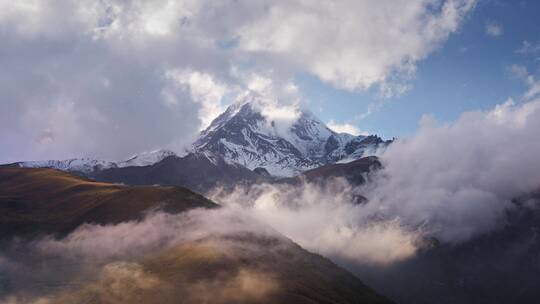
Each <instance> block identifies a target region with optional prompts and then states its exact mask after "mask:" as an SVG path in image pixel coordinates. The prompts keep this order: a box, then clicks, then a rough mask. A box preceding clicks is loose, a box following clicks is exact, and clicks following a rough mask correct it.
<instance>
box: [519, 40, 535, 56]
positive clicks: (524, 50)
mask: <svg viewBox="0 0 540 304" xmlns="http://www.w3.org/2000/svg"><path fill="white" fill-rule="evenodd" d="M516 53H518V54H521V55H536V54H538V53H540V43H535V44H534V43H531V42H529V41H527V40H524V41H523V44H522V45H521V47H520V48H519V49H517V50H516Z"/></svg>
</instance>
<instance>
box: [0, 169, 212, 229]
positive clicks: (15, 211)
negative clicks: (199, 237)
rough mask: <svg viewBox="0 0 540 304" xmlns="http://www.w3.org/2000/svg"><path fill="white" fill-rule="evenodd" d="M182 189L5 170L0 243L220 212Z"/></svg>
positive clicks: (0, 183)
mask: <svg viewBox="0 0 540 304" xmlns="http://www.w3.org/2000/svg"><path fill="white" fill-rule="evenodd" d="M216 206H217V205H216V204H214V203H213V202H211V201H210V200H208V199H206V198H204V197H203V196H201V195H199V194H196V193H194V192H192V191H190V190H188V189H186V188H182V187H157V186H143V187H129V186H123V185H114V184H106V183H98V182H94V181H91V180H88V179H84V178H80V177H76V176H73V175H70V174H68V173H65V172H62V171H59V170H54V169H30V168H15V167H0V238H3V237H9V236H13V235H29V234H36V233H40V234H41V233H55V234H56V233H60V234H62V233H67V232H69V231H71V230H73V229H74V228H75V227H77V226H79V225H80V224H82V223H97V224H110V223H119V222H122V221H127V220H133V219H140V218H141V217H142V215H143V214H144V212H145V211H149V210H151V209H154V208H162V209H163V210H165V211H167V212H181V211H185V210H188V209H191V208H196V207H206V208H211V207H216Z"/></svg>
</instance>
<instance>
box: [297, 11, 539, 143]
mask: <svg viewBox="0 0 540 304" xmlns="http://www.w3.org/2000/svg"><path fill="white" fill-rule="evenodd" d="M539 13H540V2H539V1H521V2H519V3H518V2H517V1H481V2H479V3H478V4H477V6H476V8H475V9H474V10H473V12H472V13H471V14H470V15H469V16H468V17H467V18H466V19H465V21H464V23H463V24H462V26H461V28H460V30H459V31H458V32H456V33H453V34H451V35H450V38H449V39H448V41H446V42H445V43H444V44H442V46H441V47H439V49H438V50H437V51H435V52H434V53H432V54H431V55H430V56H428V57H427V58H426V59H425V60H424V61H421V62H419V63H418V64H417V71H416V75H415V77H414V78H413V79H412V81H410V85H411V89H410V90H409V91H407V92H406V93H404V94H403V95H401V96H398V97H394V98H388V99H381V98H380V97H378V96H377V95H378V93H377V91H376V90H374V89H371V90H368V91H366V92H364V91H360V92H358V91H357V92H349V91H344V90H338V89H335V88H333V87H332V86H330V85H328V84H324V83H322V82H321V81H319V80H318V79H317V78H316V77H313V76H310V75H303V76H300V77H299V78H298V83H299V85H300V87H301V88H302V92H303V94H304V95H305V96H306V98H307V99H308V100H309V103H310V106H311V107H312V108H313V111H314V112H316V113H317V115H318V116H319V117H320V118H321V119H322V120H323V121H330V120H334V121H340V122H349V123H352V124H354V125H356V126H357V127H358V128H359V129H360V130H363V131H367V132H369V133H376V134H380V135H382V136H384V137H386V138H391V137H393V136H396V137H403V136H409V135H411V134H413V133H414V131H415V130H416V129H417V127H418V122H419V120H420V119H421V117H422V115H424V114H431V115H433V116H434V117H435V118H436V119H437V120H438V121H441V122H450V121H453V120H455V119H456V118H457V117H458V116H459V115H460V113H462V112H464V111H471V110H488V109H491V108H493V107H494V106H495V105H497V104H501V103H503V102H504V101H506V100H507V99H508V98H513V99H514V101H515V102H516V103H519V102H520V99H521V95H522V94H523V93H524V92H525V90H526V86H525V84H524V82H523V81H522V80H521V79H518V78H517V77H516V76H515V75H512V73H511V72H509V68H510V67H511V66H512V65H514V64H519V65H524V66H526V67H527V68H528V70H529V71H530V72H531V73H533V74H537V71H538V63H540V61H539V60H538V59H537V58H535V56H530V55H529V56H527V55H523V54H519V53H517V52H516V51H517V50H518V49H520V48H521V47H522V45H523V42H524V41H529V42H530V43H532V44H535V43H538V42H539V41H540V18H539ZM488 24H496V25H498V26H500V27H501V28H502V33H501V34H500V36H497V37H494V36H491V35H489V34H488V33H487V32H486V26H487V25H488ZM370 105H374V107H378V109H377V110H375V111H374V112H373V113H372V114H370V115H368V116H367V117H365V118H364V119H358V116H359V115H361V114H362V113H366V112H367V111H368V107H369V106H370Z"/></svg>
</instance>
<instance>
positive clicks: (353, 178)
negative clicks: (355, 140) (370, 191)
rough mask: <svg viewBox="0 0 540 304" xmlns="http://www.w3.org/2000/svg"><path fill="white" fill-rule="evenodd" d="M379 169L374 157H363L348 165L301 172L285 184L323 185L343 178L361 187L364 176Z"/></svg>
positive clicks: (379, 164)
mask: <svg viewBox="0 0 540 304" xmlns="http://www.w3.org/2000/svg"><path fill="white" fill-rule="evenodd" d="M380 168H381V163H380V162H379V159H378V158H377V157H376V156H368V157H363V158H360V159H357V160H354V161H352V162H348V163H339V164H330V165H325V166H321V167H319V168H315V169H311V170H308V171H305V172H303V173H302V174H301V175H299V176H297V177H293V178H289V179H283V180H282V181H285V182H300V181H302V180H305V181H308V182H321V183H324V182H325V181H327V180H328V179H329V178H337V177H341V178H345V179H346V180H347V181H348V182H349V183H351V185H355V186H357V185H361V184H363V183H365V182H366V175H367V174H368V173H369V172H371V171H373V170H377V169H380Z"/></svg>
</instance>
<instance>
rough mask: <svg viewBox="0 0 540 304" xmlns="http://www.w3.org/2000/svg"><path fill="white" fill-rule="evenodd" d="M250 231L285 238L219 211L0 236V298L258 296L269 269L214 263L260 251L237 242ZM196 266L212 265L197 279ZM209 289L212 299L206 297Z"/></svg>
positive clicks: (271, 284)
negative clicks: (61, 232)
mask: <svg viewBox="0 0 540 304" xmlns="http://www.w3.org/2000/svg"><path fill="white" fill-rule="evenodd" d="M250 235H251V236H257V237H260V238H271V239H275V240H282V241H286V242H289V241H288V240H286V239H284V238H283V237H281V236H280V235H279V234H277V233H276V232H275V231H274V230H272V229H271V228H269V227H265V226H264V225H260V224H258V223H257V222H256V221H254V220H253V219H251V218H250V217H249V216H247V215H246V214H244V213H238V212H234V213H233V212H231V210H229V209H224V208H222V209H220V210H207V209H204V210H202V209H201V210H193V211H189V212H185V213H181V214H167V213H163V212H152V213H149V214H148V215H147V216H146V217H145V218H144V219H143V220H142V221H130V222H124V223H120V224H117V225H106V226H101V225H89V224H86V225H83V226H80V227H79V228H77V229H76V230H75V231H73V232H72V233H71V234H69V235H68V236H66V237H64V238H61V239H55V238H49V237H45V238H42V239H39V240H34V241H27V240H21V239H14V240H12V241H10V242H7V241H6V242H5V243H4V246H2V249H1V250H0V273H1V275H0V302H1V303H5V302H7V303H17V304H19V303H43V304H45V303H47V304H48V303H81V302H85V301H90V302H92V301H94V302H95V303H132V302H138V301H143V300H144V299H151V300H152V301H154V302H155V301H156V299H161V300H160V301H161V302H160V303H169V302H174V300H175V299H176V300H177V299H180V298H182V299H185V300H186V303H200V301H201V300H204V301H205V303H225V302H227V301H229V302H230V301H236V302H238V303H241V302H243V301H248V300H251V301H253V300H263V299H265V298H266V297H267V296H268V295H270V294H271V293H272V292H274V291H276V290H277V289H278V287H279V284H278V283H277V281H276V279H275V278H274V277H273V275H272V274H271V273H266V271H264V270H261V269H258V268H256V267H254V266H249V265H242V264H238V265H237V266H238V267H237V268H235V267H236V266H235V264H234V263H228V264H227V265H229V266H230V267H229V268H227V267H221V266H219V265H220V263H223V262H219V259H225V261H227V259H229V260H230V261H233V262H234V261H237V260H235V259H236V258H237V256H239V257H238V259H240V258H246V257H242V255H243V254H247V255H249V254H251V255H252V252H257V250H260V249H259V247H258V246H257V245H256V242H250V241H246V242H244V241H242V240H241V238H242V237H247V236H250ZM284 246H287V245H286V244H285V245H284ZM277 247H279V246H277ZM171 259H172V260H171ZM215 261H217V262H215ZM163 263H165V264H167V265H168V266H167V267H178V269H176V270H175V271H174V275H175V277H174V280H173V279H172V278H169V277H167V276H163V275H161V274H162V273H163V272H164V271H166V267H165V268H164V266H163ZM200 263H205V264H209V265H212V263H216V265H217V266H215V268H212V269H213V272H212V274H206V275H202V276H201V275H198V274H197V273H198V269H197V267H198V265H199V264H200ZM192 276H199V277H198V279H197V280H192V279H190V278H191V277H192ZM179 281H180V283H182V282H183V283H182V284H180V285H178V284H179V283H178V282H179ZM184 281H185V282H184ZM210 290H212V292H213V294H214V295H216V294H219V295H220V297H214V298H212V299H209V298H208V292H209V291H210ZM94 302H92V303H94ZM143 302H144V301H143Z"/></svg>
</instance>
